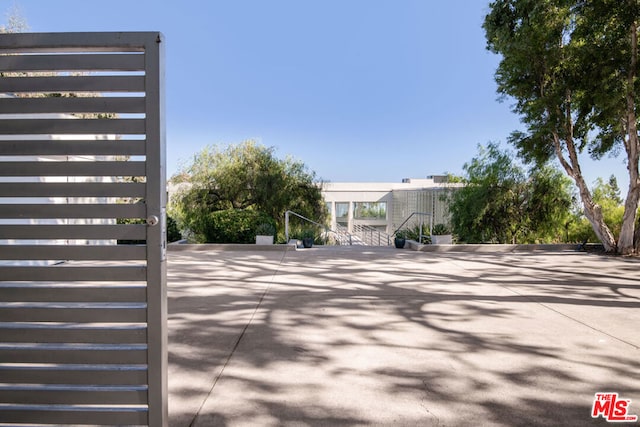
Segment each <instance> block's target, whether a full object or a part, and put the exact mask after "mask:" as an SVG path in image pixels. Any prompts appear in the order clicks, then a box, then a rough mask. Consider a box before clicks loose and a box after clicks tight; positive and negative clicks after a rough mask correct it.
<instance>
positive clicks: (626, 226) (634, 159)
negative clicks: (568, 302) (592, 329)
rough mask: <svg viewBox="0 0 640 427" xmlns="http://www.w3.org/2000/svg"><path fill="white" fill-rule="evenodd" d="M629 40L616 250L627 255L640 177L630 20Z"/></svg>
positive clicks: (635, 62) (635, 54)
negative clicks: (625, 175)
mask: <svg viewBox="0 0 640 427" xmlns="http://www.w3.org/2000/svg"><path fill="white" fill-rule="evenodd" d="M629 35H630V42H631V64H630V67H629V73H628V74H627V117H626V121H627V123H626V125H627V126H626V128H627V137H626V141H625V150H626V151H627V160H628V163H627V169H628V170H629V190H628V191H627V197H626V201H625V204H624V214H623V216H622V228H621V230H620V237H619V240H618V251H619V252H620V253H621V254H624V255H627V254H631V253H634V252H637V250H638V247H637V242H635V241H634V240H635V239H634V237H635V236H634V234H635V225H636V212H637V210H638V200H639V199H640V179H639V177H638V160H639V154H638V152H639V151H640V142H639V141H638V128H637V126H636V120H637V117H636V113H635V108H636V105H635V104H636V101H635V92H634V82H635V80H636V78H637V76H636V69H637V66H638V33H637V26H636V22H635V21H634V22H632V24H631V26H630V28H629Z"/></svg>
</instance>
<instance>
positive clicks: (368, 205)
mask: <svg viewBox="0 0 640 427" xmlns="http://www.w3.org/2000/svg"><path fill="white" fill-rule="evenodd" d="M353 212H354V213H353V217H354V218H356V219H381V220H385V219H387V202H354V203H353Z"/></svg>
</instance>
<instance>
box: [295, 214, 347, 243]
mask: <svg viewBox="0 0 640 427" xmlns="http://www.w3.org/2000/svg"><path fill="white" fill-rule="evenodd" d="M290 214H293V215H294V216H297V217H298V218H300V219H302V220H304V221H307V222H310V223H312V224H315V225H317V226H319V227H322V228H323V229H324V231H325V232H330V233H334V234H335V235H336V236H343V235H344V234H346V235H347V237H348V238H349V245H352V244H353V240H352V237H351V234H350V233H340V232H338V231H336V230H332V229H331V228H329V227H327V226H326V225H324V224H320V223H319V222H316V221H314V220H312V219H309V218H307V217H305V216H302V215H300V214H299V213H296V212H294V211H286V212H285V213H284V239H285V241H286V242H289V215H290Z"/></svg>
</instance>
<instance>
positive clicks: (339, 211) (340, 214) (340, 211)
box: [336, 202, 349, 218]
mask: <svg viewBox="0 0 640 427" xmlns="http://www.w3.org/2000/svg"><path fill="white" fill-rule="evenodd" d="M347 216H349V203H348V202H340V203H336V218H347Z"/></svg>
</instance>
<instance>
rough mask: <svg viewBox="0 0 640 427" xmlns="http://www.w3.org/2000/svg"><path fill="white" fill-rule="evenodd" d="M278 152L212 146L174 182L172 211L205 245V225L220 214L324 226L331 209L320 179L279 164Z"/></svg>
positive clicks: (294, 164) (289, 163)
mask: <svg viewBox="0 0 640 427" xmlns="http://www.w3.org/2000/svg"><path fill="white" fill-rule="evenodd" d="M274 151H275V150H274V148H267V147H264V146H262V145H259V144H257V143H255V142H254V141H246V142H243V143H241V144H238V145H231V146H229V147H227V148H225V149H221V148H219V147H217V146H208V147H205V148H204V149H203V150H202V151H200V152H199V153H197V154H196V155H195V156H194V158H193V162H192V163H191V164H189V165H187V166H186V167H184V168H183V169H182V170H181V171H180V172H179V173H177V174H176V175H175V176H174V177H173V178H172V179H171V182H172V184H174V185H176V186H177V187H178V188H179V190H178V191H177V194H175V196H174V197H173V198H172V203H171V210H172V212H173V213H174V216H175V217H176V218H177V219H178V220H179V222H180V224H181V226H182V227H183V228H186V229H189V230H191V231H192V232H193V233H195V234H196V235H199V236H200V239H201V240H202V239H204V237H202V236H204V234H205V233H204V227H205V225H204V222H206V221H204V222H203V219H205V218H208V217H210V214H211V212H216V211H225V210H236V211H243V210H253V211H257V212H260V213H262V214H264V215H266V216H267V217H269V218H271V220H272V221H273V222H274V223H276V224H278V225H279V226H280V227H281V226H282V225H283V223H284V213H285V211H287V210H292V211H295V212H297V213H299V214H301V215H304V216H306V217H308V218H312V219H315V220H316V221H318V222H322V221H324V219H325V217H326V208H325V206H324V203H323V199H322V193H321V186H320V185H319V184H318V183H317V182H316V178H315V173H313V172H311V171H309V170H308V168H307V167H306V165H305V164H304V163H302V162H300V161H297V160H294V159H292V158H290V157H287V158H285V159H278V158H276V157H275V153H274ZM209 234H210V233H209Z"/></svg>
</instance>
